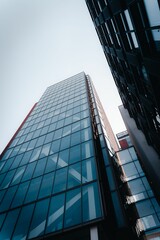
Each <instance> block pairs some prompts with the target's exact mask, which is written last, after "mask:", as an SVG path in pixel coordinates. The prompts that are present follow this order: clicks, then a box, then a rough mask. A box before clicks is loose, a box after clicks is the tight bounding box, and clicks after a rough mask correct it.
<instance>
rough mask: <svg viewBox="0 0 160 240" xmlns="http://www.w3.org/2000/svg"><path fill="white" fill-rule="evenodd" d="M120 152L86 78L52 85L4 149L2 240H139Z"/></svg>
mask: <svg viewBox="0 0 160 240" xmlns="http://www.w3.org/2000/svg"><path fill="white" fill-rule="evenodd" d="M104 122H105V124H107V127H105V124H104ZM117 150H118V146H117V143H116V141H115V138H114V135H113V132H112V129H111V127H110V125H109V122H108V120H107V117H106V116H105V113H104V111H103V108H102V106H101V103H100V101H99V98H98V96H97V94H96V91H95V89H94V87H93V85H92V82H91V80H90V79H89V77H88V76H86V75H85V74H84V73H83V72H82V73H80V74H77V75H75V76H73V77H70V78H68V79H66V80H64V81H61V82H59V83H57V84H54V85H52V86H50V87H48V88H47V90H46V91H45V93H44V94H43V96H42V97H41V99H40V101H39V102H38V103H37V104H36V105H35V106H34V107H33V109H32V110H31V112H30V113H29V114H28V116H27V117H26V119H25V120H24V122H23V123H22V125H21V126H20V128H19V129H18V131H17V132H16V133H15V135H14V137H13V138H12V139H11V141H10V143H9V144H8V145H7V147H6V148H5V150H4V151H3V153H2V154H1V161H0V169H1V170H0V239H3V240H8V239H12V240H20V239H21V240H22V239H23V240H25V239H60V240H67V239H79V240H80V239H84V240H89V239H90V240H98V239H101V240H103V239H109V240H116V239H117V240H120V239H127V238H128V237H129V238H130V239H133V240H134V239H136V237H137V235H136V232H135V231H133V230H132V228H131V227H130V226H129V222H128V220H127V217H126V215H125V209H124V207H123V204H122V202H121V199H120V193H119V189H118V187H117V186H118V185H117V183H116V178H115V175H114V171H113V158H114V156H115V151H117Z"/></svg>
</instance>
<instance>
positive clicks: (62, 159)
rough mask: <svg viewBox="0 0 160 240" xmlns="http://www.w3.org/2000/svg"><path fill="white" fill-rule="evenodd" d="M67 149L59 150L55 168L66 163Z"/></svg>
mask: <svg viewBox="0 0 160 240" xmlns="http://www.w3.org/2000/svg"><path fill="white" fill-rule="evenodd" d="M68 158H69V149H66V150H64V151H61V152H59V156H58V163H57V168H62V167H65V166H67V165H68Z"/></svg>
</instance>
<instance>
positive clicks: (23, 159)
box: [20, 151, 32, 166]
mask: <svg viewBox="0 0 160 240" xmlns="http://www.w3.org/2000/svg"><path fill="white" fill-rule="evenodd" d="M31 154H32V151H29V152H26V153H25V154H24V155H23V158H22V161H21V163H20V166H22V165H24V164H26V163H28V162H29V159H30V157H31Z"/></svg>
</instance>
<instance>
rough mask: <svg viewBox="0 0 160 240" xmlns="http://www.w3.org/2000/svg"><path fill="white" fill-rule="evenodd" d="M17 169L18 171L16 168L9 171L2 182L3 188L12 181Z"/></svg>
mask: <svg viewBox="0 0 160 240" xmlns="http://www.w3.org/2000/svg"><path fill="white" fill-rule="evenodd" d="M15 171H16V170H15V169H14V170H11V171H9V172H8V173H7V174H6V176H5V178H4V180H3V182H2V184H1V189H3V188H7V187H8V186H9V185H10V183H11V181H12V178H13V176H14V174H15Z"/></svg>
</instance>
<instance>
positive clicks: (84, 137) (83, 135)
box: [81, 128, 91, 142]
mask: <svg viewBox="0 0 160 240" xmlns="http://www.w3.org/2000/svg"><path fill="white" fill-rule="evenodd" d="M90 138H91V130H90V128H86V129H84V130H82V131H81V141H82V142H85V141H88V140H89V139H90Z"/></svg>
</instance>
